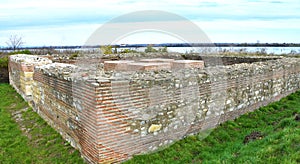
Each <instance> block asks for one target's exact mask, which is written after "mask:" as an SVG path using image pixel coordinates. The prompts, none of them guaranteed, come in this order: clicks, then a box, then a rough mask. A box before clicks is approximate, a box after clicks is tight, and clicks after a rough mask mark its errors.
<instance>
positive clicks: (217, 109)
mask: <svg viewBox="0 0 300 164" xmlns="http://www.w3.org/2000/svg"><path fill="white" fill-rule="evenodd" d="M25 59H26V58H25ZM253 60H254V59H253ZM256 61H259V59H256ZM27 62H28V61H26V60H23V61H19V62H16V58H15V57H11V59H10V64H9V67H10V76H11V77H10V81H11V84H12V85H13V86H14V87H15V88H16V90H20V91H21V93H22V94H21V95H22V96H25V97H28V95H29V94H24V93H29V92H31V95H32V96H31V97H30V98H31V100H30V101H31V104H32V106H33V108H34V110H36V111H37V112H38V113H39V114H40V115H41V116H42V117H43V118H44V119H45V120H46V121H47V122H48V123H49V124H50V125H51V126H52V127H54V128H55V129H56V130H57V131H58V132H60V134H61V135H62V136H63V137H64V138H65V139H66V140H68V141H69V142H70V143H71V145H72V146H74V147H76V148H78V149H79V150H80V152H81V154H82V156H83V157H84V158H85V159H86V160H87V161H89V162H91V163H109V162H120V161H124V160H126V159H128V158H130V157H131V156H132V155H134V154H138V153H143V152H149V151H153V150H156V149H157V148H159V147H161V146H164V145H168V144H170V143H173V142H174V141H176V140H178V139H180V138H182V137H184V136H186V135H189V134H192V133H197V132H199V131H202V130H204V129H208V128H211V127H214V126H216V125H218V124H219V123H221V122H224V121H226V120H228V119H233V118H235V117H237V116H239V115H241V114H243V113H245V112H248V111H252V110H255V109H257V108H258V107H260V106H263V105H267V104H268V103H270V102H273V101H276V100H279V99H280V98H281V97H284V96H286V95H288V94H289V93H292V92H294V91H296V90H299V88H300V59H293V58H283V59H277V60H267V61H264V62H253V63H252V62H250V63H242V64H234V65H227V66H215V67H204V65H203V62H201V61H181V60H178V61H176V60H172V59H144V60H141V61H105V62H104V63H102V64H101V67H99V69H102V71H100V72H101V73H99V74H97V76H96V75H94V74H93V73H91V72H81V71H80V69H79V68H78V67H76V66H74V65H71V64H62V63H52V64H37V65H39V66H34V71H33V73H32V79H30V80H31V82H30V83H27V84H26V86H29V91H28V92H25V91H23V89H22V88H24V87H21V86H22V85H23V84H22V83H24V82H25V83H26V81H24V80H20V79H21V78H20V76H23V74H24V73H23V72H26V71H27V69H24V65H26V63H27ZM22 66H23V67H22ZM26 68H27V67H26ZM27 72H28V71H27Z"/></svg>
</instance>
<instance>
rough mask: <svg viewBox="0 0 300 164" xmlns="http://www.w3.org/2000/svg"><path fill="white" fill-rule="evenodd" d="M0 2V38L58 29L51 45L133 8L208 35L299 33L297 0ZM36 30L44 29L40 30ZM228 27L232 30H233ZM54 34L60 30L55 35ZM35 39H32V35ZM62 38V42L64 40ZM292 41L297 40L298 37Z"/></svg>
mask: <svg viewBox="0 0 300 164" xmlns="http://www.w3.org/2000/svg"><path fill="white" fill-rule="evenodd" d="M0 2H1V6H0V10H1V12H0V24H1V26H0V34H1V36H0V37H2V38H1V39H4V38H3V37H6V36H7V35H10V34H9V33H12V32H14V33H23V32H25V33H26V36H27V35H28V36H30V33H32V35H33V36H36V34H35V32H36V31H38V33H39V34H40V35H41V36H43V37H47V36H48V34H47V31H48V33H55V32H58V34H56V35H54V34H53V35H54V36H57V37H51V36H49V37H51V38H52V39H53V41H51V44H55V39H56V40H57V44H61V40H62V39H60V38H63V35H64V36H65V38H68V36H69V34H68V29H69V28H70V29H72V30H70V31H73V32H75V33H76V35H78V37H77V38H86V37H88V35H89V34H88V33H84V32H82V31H83V30H81V29H80V28H73V27H74V26H78V27H85V28H88V27H89V26H93V25H95V24H103V23H106V22H108V21H110V20H111V19H113V18H115V17H117V16H120V15H123V14H126V13H130V12H134V11H138V10H162V11H168V12H172V13H175V14H178V15H181V16H183V17H185V18H187V19H189V20H191V21H193V22H197V23H199V24H204V29H205V31H208V32H209V33H210V32H212V31H213V33H211V35H213V36H216V35H215V34H216V33H217V34H219V35H220V36H221V34H222V36H224V33H231V34H232V35H231V36H232V37H230V39H235V38H239V35H240V34H244V33H243V32H244V31H248V33H250V32H251V31H255V32H256V33H257V34H256V35H259V34H261V35H264V34H266V35H265V37H266V38H267V37H269V38H273V39H274V36H276V35H277V33H280V34H281V35H284V34H287V33H289V35H288V36H289V37H293V38H296V35H295V36H292V35H290V33H292V31H293V33H300V29H299V27H300V26H299V23H297V22H300V3H299V2H298V0H285V1H281V0H231V1H224V0H189V1H182V0H152V1H142V0H114V1H104V0H87V1H83V0H51V1H49V0H46V1H35V0H27V1H26V2H24V1H21V0H10V1H4V0H3V1H2V0H0ZM145 18H147V16H146V15H138V16H136V17H132V18H131V20H130V21H131V22H134V21H136V22H141V21H145V20H147V19H145ZM148 21H151V20H148ZM152 21H153V20H152ZM155 21H161V22H164V21H174V20H165V19H161V18H160V17H159V16H158V17H157V19H156V20H155ZM85 28H83V29H85ZM58 29H60V31H59V30H58ZM76 30H77V31H78V32H76ZM42 31H44V32H45V33H42ZM233 31H235V32H237V33H236V34H235V35H234V33H233ZM266 31H267V32H266ZM238 32H240V33H238ZM272 32H273V34H272ZM267 34H268V35H267ZM58 35H61V37H59V36H58ZM79 35H80V36H79ZM70 37H71V35H70ZM72 37H74V36H72ZM72 37H71V38H72ZM35 38H36V39H37V40H38V36H36V37H35ZM214 38H221V37H214ZM281 38H284V39H286V40H295V39H292V38H291V39H289V38H287V37H286V36H281ZM298 38H299V37H298ZM226 39H228V38H226ZM65 40H66V41H68V39H65ZM83 40H84V39H83ZM222 40H223V39H222ZM245 40H246V39H245ZM216 41H218V39H217V40H216ZM296 41H297V39H296ZM68 42H69V43H70V44H71V43H72V44H73V43H74V41H73V40H70V41H68ZM229 42H230V41H229ZM298 42H300V40H299V39H298ZM49 43H50V41H49ZM30 44H38V43H37V42H36V43H34V41H33V40H32V41H30ZM44 44H47V43H46V42H45V43H44ZM0 45H3V41H0Z"/></svg>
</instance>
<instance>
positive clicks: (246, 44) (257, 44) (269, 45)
mask: <svg viewBox="0 0 300 164" xmlns="http://www.w3.org/2000/svg"><path fill="white" fill-rule="evenodd" d="M149 45H150V46H152V47H300V43H160V44H115V45H111V46H112V47H115V48H140V47H147V46H149ZM100 46H101V45H92V46H84V45H83V46H27V47H20V48H18V49H19V50H25V49H85V48H99V47H100ZM5 50H12V48H8V47H2V48H0V51H5Z"/></svg>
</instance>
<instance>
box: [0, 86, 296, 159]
mask: <svg viewBox="0 0 300 164" xmlns="http://www.w3.org/2000/svg"><path fill="white" fill-rule="evenodd" d="M297 113H298V114H300V91H299V92H296V93H294V94H291V95H289V96H288V97H286V98H283V99H281V100H280V101H279V102H275V103H272V104H270V105H269V106H266V107H262V108H260V109H258V110H256V111H255V112H251V113H247V114H245V115H242V116H241V117H240V118H238V119H236V120H233V121H227V122H226V123H223V124H222V125H220V126H219V127H217V128H216V129H214V130H213V131H212V132H211V133H210V135H209V136H208V137H206V138H205V139H202V138H201V134H199V135H194V136H189V137H187V138H185V139H183V140H181V141H178V142H176V143H174V144H173V145H171V146H170V147H168V148H166V149H163V150H161V151H158V152H155V153H152V154H146V155H136V156H134V158H133V159H132V160H129V161H127V162H125V163H178V164H181V163H213V164H214V163H300V122H299V121H296V120H295V119H294V117H295V116H294V115H295V114H297ZM17 116H19V117H20V118H22V119H21V120H20V119H19V120H18V121H15V120H16V119H15V118H16V117H17ZM21 129H22V130H21ZM254 131H258V132H260V133H261V134H262V135H263V137H262V138H260V139H256V140H252V141H250V142H248V143H246V144H244V139H245V137H246V136H247V135H249V134H250V133H251V132H254ZM0 163H1V164H6V163H18V164H19V163H46V164H47V163H49V164H50V163H72V164H73V163H83V160H82V159H81V158H80V155H79V152H78V151H77V150H74V149H73V148H72V147H71V146H70V145H69V144H68V143H67V142H65V141H64V140H63V139H62V138H61V137H60V135H59V134H58V133H57V132H55V131H54V130H53V129H52V128H51V127H49V126H48V125H47V124H46V122H45V121H44V120H43V119H41V118H40V117H39V116H38V115H37V114H36V113H35V112H33V111H32V110H31V109H30V108H28V105H27V103H26V102H24V101H23V99H22V98H21V97H20V96H19V95H18V94H17V93H16V92H15V91H14V90H13V88H12V87H10V86H9V85H8V84H0Z"/></svg>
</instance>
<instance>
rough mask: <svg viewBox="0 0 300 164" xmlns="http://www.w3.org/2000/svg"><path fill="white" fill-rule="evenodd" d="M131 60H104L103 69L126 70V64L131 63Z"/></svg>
mask: <svg viewBox="0 0 300 164" xmlns="http://www.w3.org/2000/svg"><path fill="white" fill-rule="evenodd" d="M133 62H134V61H133V60H116V61H104V70H105V71H113V70H114V71H126V70H127V65H128V64H129V63H133Z"/></svg>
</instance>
